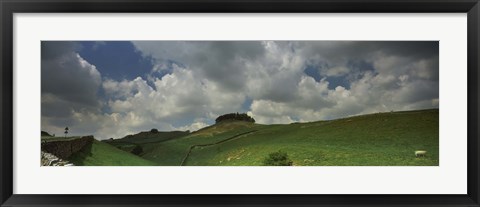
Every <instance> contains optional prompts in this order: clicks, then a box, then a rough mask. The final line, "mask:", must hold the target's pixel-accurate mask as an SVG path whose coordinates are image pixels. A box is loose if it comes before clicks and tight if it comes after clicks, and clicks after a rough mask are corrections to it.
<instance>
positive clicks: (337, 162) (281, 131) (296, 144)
mask: <svg viewBox="0 0 480 207" xmlns="http://www.w3.org/2000/svg"><path fill="white" fill-rule="evenodd" d="M137 146H139V147H141V149H142V151H141V153H137V154H138V156H137V155H135V154H132V153H129V152H130V151H131V150H132V149H133V148H134V147H137ZM416 150H426V151H427V155H426V156H425V157H418V158H417V157H416V156H415V151H416ZM278 151H282V152H285V153H287V155H288V157H289V159H290V161H292V162H293V165H294V166H438V165H439V159H438V157H439V156H438V151H439V111H438V109H431V110H419V111H403V112H388V113H375V114H369V115H362V116H355V117H348V118H342V119H337V120H329V121H317V122H309V123H292V124H276V125H262V124H254V123H251V122H245V121H222V122H220V123H218V124H215V125H212V126H209V127H206V128H203V129H201V130H199V131H196V132H193V133H189V132H162V133H159V132H156V133H150V132H141V133H138V134H136V135H130V136H127V137H125V138H123V139H115V140H108V141H102V142H100V141H94V143H93V144H92V145H91V146H89V147H86V148H85V149H83V150H82V151H81V152H78V153H76V154H74V155H72V156H71V157H70V159H69V161H71V162H73V163H74V164H75V165H93V166H149V165H160V166H180V165H191V166H261V165H264V160H265V159H266V157H268V156H269V154H271V153H274V152H278Z"/></svg>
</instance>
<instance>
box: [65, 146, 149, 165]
mask: <svg viewBox="0 0 480 207" xmlns="http://www.w3.org/2000/svg"><path fill="white" fill-rule="evenodd" d="M68 161H70V162H72V163H73V164H75V165H84V166H151V165H157V164H156V163H154V162H152V161H149V160H145V159H143V158H141V157H138V156H136V155H133V154H130V153H128V152H125V151H122V150H120V149H117V148H116V147H114V146H111V145H109V144H107V143H103V142H100V141H97V140H94V141H93V143H92V144H91V145H89V146H86V147H85V148H84V149H82V151H80V152H77V153H75V154H73V155H72V156H70V157H69V158H68Z"/></svg>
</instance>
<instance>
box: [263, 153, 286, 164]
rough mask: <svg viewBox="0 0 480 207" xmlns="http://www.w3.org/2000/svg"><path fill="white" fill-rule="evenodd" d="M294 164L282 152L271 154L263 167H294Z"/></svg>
mask: <svg viewBox="0 0 480 207" xmlns="http://www.w3.org/2000/svg"><path fill="white" fill-rule="evenodd" d="M292 164H293V162H292V161H291V160H290V159H288V154H287V153H286V152H282V151H278V152H274V153H270V154H269V155H268V156H267V157H266V158H265V160H264V161H263V165H266V166H292Z"/></svg>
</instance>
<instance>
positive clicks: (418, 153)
mask: <svg viewBox="0 0 480 207" xmlns="http://www.w3.org/2000/svg"><path fill="white" fill-rule="evenodd" d="M425 155H427V151H425V150H417V151H415V157H425Z"/></svg>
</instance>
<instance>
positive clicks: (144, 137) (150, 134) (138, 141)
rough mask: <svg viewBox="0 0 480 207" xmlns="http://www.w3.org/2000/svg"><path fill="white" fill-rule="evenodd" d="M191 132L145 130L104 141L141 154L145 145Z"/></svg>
mask: <svg viewBox="0 0 480 207" xmlns="http://www.w3.org/2000/svg"><path fill="white" fill-rule="evenodd" d="M188 134H190V132H188V131H171V132H159V131H145V132H140V133H137V134H133V135H127V136H125V137H123V138H121V139H110V140H102V142H105V143H108V144H110V145H113V146H115V147H116V148H118V149H121V150H123V151H126V152H129V153H133V154H136V155H138V154H140V153H142V152H143V146H148V145H149V144H152V143H159V142H164V141H167V140H171V139H175V138H178V137H182V136H186V135H188Z"/></svg>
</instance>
